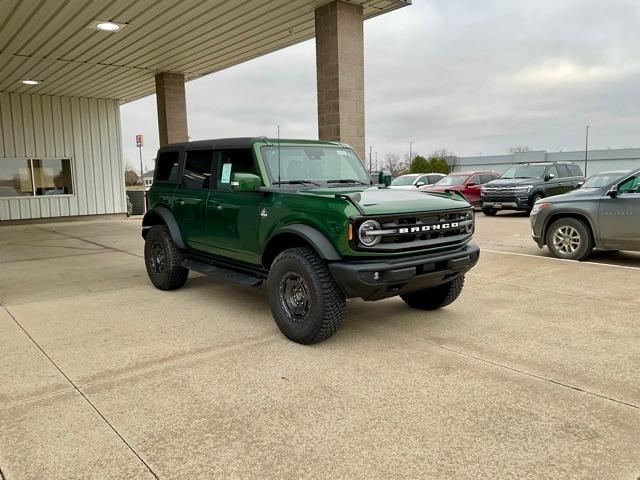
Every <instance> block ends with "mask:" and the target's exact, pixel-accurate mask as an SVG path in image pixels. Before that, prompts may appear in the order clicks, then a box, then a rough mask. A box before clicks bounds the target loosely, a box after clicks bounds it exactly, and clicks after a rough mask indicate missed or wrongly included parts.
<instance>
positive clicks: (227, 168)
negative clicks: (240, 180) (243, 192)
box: [220, 163, 231, 183]
mask: <svg viewBox="0 0 640 480" xmlns="http://www.w3.org/2000/svg"><path fill="white" fill-rule="evenodd" d="M230 182H231V164H230V163H225V164H224V165H222V178H220V183H230Z"/></svg>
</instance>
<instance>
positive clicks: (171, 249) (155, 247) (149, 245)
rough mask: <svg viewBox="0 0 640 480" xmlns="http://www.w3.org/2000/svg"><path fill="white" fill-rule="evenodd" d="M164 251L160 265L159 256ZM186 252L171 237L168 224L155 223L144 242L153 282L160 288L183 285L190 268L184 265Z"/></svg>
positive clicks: (148, 267)
mask: <svg viewBox="0 0 640 480" xmlns="http://www.w3.org/2000/svg"><path fill="white" fill-rule="evenodd" d="M160 252H162V255H163V260H162V265H160V264H159V263H158V262H159V259H158V258H157V257H158V256H159V254H160ZM183 260H184V252H183V251H182V250H180V249H179V248H178V246H177V245H176V244H175V242H174V241H173V238H171V233H169V229H168V228H167V227H166V225H154V226H153V227H152V228H151V229H150V230H149V233H147V238H146V239H145V242H144V263H145V266H146V267H147V275H149V279H150V280H151V283H153V285H154V286H155V287H156V288H159V289H160V290H175V289H177V288H180V287H182V286H183V285H184V284H185V282H186V281H187V277H188V276H189V269H188V268H184V267H183V266H182V261H183Z"/></svg>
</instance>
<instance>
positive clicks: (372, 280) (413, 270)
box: [329, 244, 480, 300]
mask: <svg viewBox="0 0 640 480" xmlns="http://www.w3.org/2000/svg"><path fill="white" fill-rule="evenodd" d="M479 257H480V248H479V247H478V246H477V245H473V244H467V245H465V246H464V247H462V248H459V249H457V250H454V251H449V252H442V253H433V254H429V255H420V256H414V257H404V258H398V259H393V260H383V261H345V262H331V263H329V269H330V270H331V274H332V275H333V278H334V279H335V281H336V283H337V284H338V286H339V287H340V289H341V290H342V291H343V293H344V294H345V295H346V296H347V297H348V298H354V297H361V298H363V299H364V300H380V299H382V298H387V297H393V296H395V295H400V294H403V293H408V292H414V291H416V290H422V289H424V288H431V287H435V286H437V285H440V284H443V283H446V282H449V281H451V280H452V279H454V278H455V277H457V276H459V275H462V274H464V273H466V272H467V271H468V270H469V269H471V268H472V267H473V266H474V265H475V264H476V263H478V258H479ZM376 278H378V279H377V280H376Z"/></svg>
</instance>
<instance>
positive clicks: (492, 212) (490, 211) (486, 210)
mask: <svg viewBox="0 0 640 480" xmlns="http://www.w3.org/2000/svg"><path fill="white" fill-rule="evenodd" d="M482 213H484V214H485V215H486V216H487V217H493V216H494V215H495V214H496V213H498V211H497V210H496V209H495V208H483V209H482Z"/></svg>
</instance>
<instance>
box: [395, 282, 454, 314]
mask: <svg viewBox="0 0 640 480" xmlns="http://www.w3.org/2000/svg"><path fill="white" fill-rule="evenodd" d="M463 286H464V275H460V276H459V277H456V278H454V279H453V280H451V281H450V282H448V283H443V284H442V285H438V286H437V287H431V288H425V289H422V290H418V291H416V292H411V293H405V294H404V295H400V298H402V300H404V301H405V303H406V304H407V305H409V306H410V307H412V308H418V309H420V310H437V309H438V308H442V307H446V306H447V305H449V304H450V303H453V302H454V301H455V299H456V298H458V296H459V295H460V293H461V292H462V287H463Z"/></svg>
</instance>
